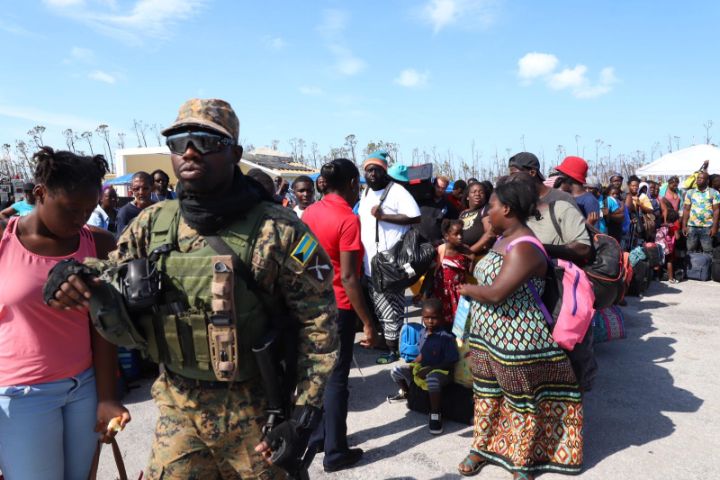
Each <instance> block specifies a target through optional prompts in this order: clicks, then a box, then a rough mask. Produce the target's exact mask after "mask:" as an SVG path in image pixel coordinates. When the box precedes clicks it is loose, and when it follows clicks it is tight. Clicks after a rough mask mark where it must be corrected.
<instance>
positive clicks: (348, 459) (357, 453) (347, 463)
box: [323, 448, 364, 473]
mask: <svg viewBox="0 0 720 480" xmlns="http://www.w3.org/2000/svg"><path fill="white" fill-rule="evenodd" d="M363 453H364V452H363V450H362V448H351V449H350V450H348V451H347V453H346V454H345V455H344V456H343V457H342V458H341V459H340V460H338V461H336V462H333V463H328V464H326V465H323V469H324V470H325V473H332V472H338V471H340V470H345V469H346V468H350V467H352V466H353V465H355V464H356V463H358V462H359V461H360V460H361V459H362V456H363Z"/></svg>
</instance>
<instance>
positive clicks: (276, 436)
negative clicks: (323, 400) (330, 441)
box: [265, 405, 322, 478]
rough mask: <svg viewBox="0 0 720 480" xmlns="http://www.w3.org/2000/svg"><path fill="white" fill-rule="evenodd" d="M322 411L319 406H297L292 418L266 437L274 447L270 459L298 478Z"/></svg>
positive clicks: (271, 446) (303, 466)
mask: <svg viewBox="0 0 720 480" xmlns="http://www.w3.org/2000/svg"><path fill="white" fill-rule="evenodd" d="M321 417H322V413H321V412H320V409H319V408H316V407H311V406H309V405H305V406H303V407H296V408H295V411H294V412H293V416H292V418H291V419H289V420H286V421H284V422H282V423H281V424H280V425H278V426H276V427H275V428H273V429H272V430H271V431H270V432H269V433H268V434H267V435H266V437H265V439H266V440H267V443H268V444H269V445H270V448H271V449H272V452H273V453H272V456H271V457H270V461H271V462H272V463H273V465H277V466H278V467H280V468H282V469H283V470H285V471H286V472H288V473H289V474H290V475H291V476H293V477H295V478H297V476H298V475H299V474H300V473H301V470H304V469H306V468H307V466H306V465H303V457H304V456H305V451H306V450H307V445H308V440H309V439H310V435H311V434H312V432H313V431H314V430H315V428H316V427H317V426H318V425H319V423H320V419H321Z"/></svg>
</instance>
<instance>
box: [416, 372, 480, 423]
mask: <svg viewBox="0 0 720 480" xmlns="http://www.w3.org/2000/svg"><path fill="white" fill-rule="evenodd" d="M409 387H410V389H409V390H408V401H407V407H408V408H409V409H410V410H413V411H415V412H420V413H425V414H427V413H430V396H429V395H428V392H426V391H425V390H423V389H422V388H420V387H418V386H417V385H415V382H413V383H412V384H411V385H410V386H409ZM440 411H441V413H442V416H443V419H444V420H452V421H454V422H458V423H462V424H465V425H472V424H473V416H474V403H473V391H472V389H471V388H466V387H463V386H462V385H458V384H457V383H454V382H450V383H449V384H447V385H446V386H445V387H443V389H442V407H441V410H440Z"/></svg>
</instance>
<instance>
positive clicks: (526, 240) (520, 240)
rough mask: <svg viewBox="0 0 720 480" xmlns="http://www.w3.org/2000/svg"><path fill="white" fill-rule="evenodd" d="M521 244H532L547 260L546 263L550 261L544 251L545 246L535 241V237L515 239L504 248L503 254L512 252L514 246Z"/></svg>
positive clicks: (528, 236)
mask: <svg viewBox="0 0 720 480" xmlns="http://www.w3.org/2000/svg"><path fill="white" fill-rule="evenodd" d="M523 242H527V243H532V244H533V245H535V246H536V247H537V248H538V250H540V251H541V252H542V254H543V255H545V258H547V259H548V261H549V260H550V257H548V254H547V252H546V251H545V246H544V245H543V244H542V242H540V240H538V239H537V237H533V236H532V235H525V236H522V237H518V238H516V239H515V240H513V241H512V242H510V243H509V244H508V246H507V247H505V253H508V252H509V251H510V250H512V249H513V247H514V246H515V245H517V244H518V243H523Z"/></svg>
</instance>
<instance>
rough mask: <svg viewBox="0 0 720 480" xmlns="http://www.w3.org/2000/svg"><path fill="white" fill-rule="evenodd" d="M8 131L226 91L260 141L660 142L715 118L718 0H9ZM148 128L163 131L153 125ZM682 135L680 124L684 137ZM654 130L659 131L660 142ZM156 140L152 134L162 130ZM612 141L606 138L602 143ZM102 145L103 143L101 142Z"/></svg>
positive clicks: (0, 48)
mask: <svg viewBox="0 0 720 480" xmlns="http://www.w3.org/2000/svg"><path fill="white" fill-rule="evenodd" d="M2 3H3V4H4V5H3V15H2V16H1V17H0V58H2V59H3V62H2V66H0V143H11V144H14V142H15V140H16V139H27V135H26V132H27V131H28V130H29V129H30V128H32V127H33V126H34V125H37V124H40V125H44V126H46V127H47V130H46V133H45V135H44V139H45V143H46V144H50V145H57V146H64V145H65V141H64V138H63V136H62V135H61V132H62V130H64V129H65V128H72V129H73V130H75V131H77V132H81V131H84V130H94V128H95V127H96V126H97V125H99V124H101V123H104V124H107V125H109V126H110V131H111V134H112V137H113V139H114V138H115V136H116V135H117V133H118V132H120V131H124V132H126V137H125V138H126V141H125V142H126V145H127V146H128V147H134V146H136V144H137V140H136V139H135V134H134V133H133V119H138V120H142V121H143V122H144V123H146V124H149V125H153V124H157V125H159V126H163V125H166V124H168V123H170V122H171V121H172V120H173V118H174V116H175V113H176V111H177V108H178V107H179V105H180V104H181V103H182V102H183V101H184V100H186V99H187V98H190V97H195V96H200V97H219V98H223V99H226V100H228V101H229V102H230V103H231V104H232V105H233V106H234V108H235V110H236V111H237V113H238V116H239V118H240V121H241V138H242V140H243V141H244V142H246V143H251V144H253V145H256V146H261V145H269V144H270V143H271V141H272V140H274V139H277V140H279V141H280V148H281V149H283V150H286V151H287V150H290V146H289V144H288V140H289V139H291V138H303V139H304V140H305V141H306V143H307V147H306V149H305V152H306V154H307V152H308V150H309V147H310V144H311V143H312V142H317V144H318V147H319V150H320V151H321V153H326V152H328V151H329V150H330V148H331V147H333V146H340V145H342V143H343V141H344V138H345V136H346V135H348V134H350V133H352V134H355V135H356V136H357V139H358V144H359V146H364V145H365V144H367V143H368V142H370V141H377V140H384V141H391V142H396V143H398V144H399V145H400V160H402V161H405V162H406V163H410V159H411V158H412V150H413V149H414V148H418V149H420V150H423V149H426V150H431V149H432V147H433V146H435V147H436V148H437V150H438V151H441V152H447V151H448V150H451V151H452V152H453V154H454V155H455V157H456V158H459V157H462V158H464V159H468V160H469V158H470V155H471V148H472V147H471V145H472V144H473V141H474V142H475V150H476V151H477V152H480V153H481V154H482V157H481V158H482V159H483V160H485V161H487V160H489V158H490V157H491V156H493V155H494V154H495V152H496V150H497V151H498V152H499V154H500V156H504V155H506V152H507V151H508V149H509V150H510V151H519V150H521V149H522V145H523V141H524V144H525V147H526V149H527V150H530V151H533V152H536V153H538V154H539V155H541V154H544V156H545V158H546V161H547V162H548V163H549V164H553V163H555V159H556V158H557V155H558V153H557V146H558V145H564V147H565V151H566V152H567V154H575V151H576V135H579V138H578V140H577V144H578V145H579V148H578V149H579V153H580V154H582V153H583V148H584V149H585V150H584V152H585V156H586V157H587V158H589V159H593V158H594V157H595V147H596V142H595V140H596V139H602V140H603V146H602V147H601V148H600V155H601V156H602V155H607V154H608V153H611V154H612V155H613V156H614V155H616V154H618V153H625V154H628V155H630V154H631V153H632V152H635V151H636V150H641V151H644V152H645V155H646V156H648V157H649V156H651V155H653V156H654V157H657V156H659V155H660V154H661V153H664V152H665V151H667V150H668V136H670V137H671V140H672V143H673V148H675V144H676V143H679V145H680V147H683V146H687V145H690V144H692V143H693V142H696V143H702V142H704V139H705V128H704V127H703V124H704V123H705V122H706V121H707V120H713V119H714V120H715V121H716V123H717V125H714V126H713V127H712V128H711V129H710V134H711V135H712V136H713V141H714V142H715V143H717V141H718V140H720V116H718V115H717V112H718V106H719V103H720V100H719V98H720V97H719V96H718V94H717V90H718V86H720V82H719V81H718V79H719V78H720V71H719V70H720V68H719V65H720V63H719V62H718V61H717V48H716V45H717V40H716V38H715V37H716V35H717V28H718V27H717V21H718V18H720V15H719V14H720V3H718V2H693V1H686V2H657V1H625V2H619V1H591V0H567V1H565V0H557V1H553V0H548V1H543V2H537V1H511V0H504V1H503V0H417V1H415V0H412V1H411V0H384V1H381V0H367V1H332V0H315V1H312V2H296V1H276V0H266V1H264V2H250V1H231V0H45V1H30V0H28V1H23V2H16V1H11V0H4V1H3V2H2ZM148 135H149V136H150V137H154V135H153V134H152V133H151V132H150V130H148ZM675 137H679V138H675ZM656 142H659V146H655V147H654V146H653V145H655V144H656ZM152 143H155V140H154V139H153V140H152ZM608 145H611V147H610V148H608V147H607V146H608ZM95 148H96V149H98V150H99V149H101V148H102V147H101V142H100V140H99V139H96V140H95Z"/></svg>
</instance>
